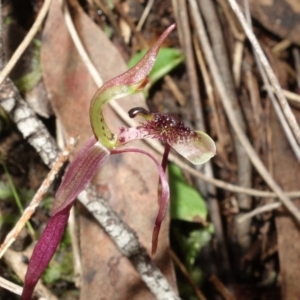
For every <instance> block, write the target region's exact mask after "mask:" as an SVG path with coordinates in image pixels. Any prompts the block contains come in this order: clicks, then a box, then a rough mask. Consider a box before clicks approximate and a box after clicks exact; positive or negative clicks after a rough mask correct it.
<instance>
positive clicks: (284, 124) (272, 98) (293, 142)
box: [244, 0, 300, 162]
mask: <svg viewBox="0 0 300 300" xmlns="http://www.w3.org/2000/svg"><path fill="white" fill-rule="evenodd" d="M244 5H245V13H246V19H247V21H248V23H249V27H250V28H251V29H252V23H251V16H250V9H249V2H248V0H244ZM253 49H254V47H253ZM254 58H255V61H256V64H257V67H258V70H259V72H260V74H261V77H262V79H263V82H264V84H265V86H266V89H267V93H268V96H269V97H270V101H271V103H272V105H273V108H274V110H275V113H276V115H277V117H278V120H279V122H280V124H281V126H282V129H283V131H284V133H285V135H286V137H287V139H288V141H289V144H290V146H291V148H292V150H293V152H294V154H295V156H296V158H297V159H298V161H299V162H300V148H299V144H298V143H297V140H296V138H295V136H294V135H293V132H292V130H291V127H290V126H289V124H288V121H287V120H286V118H285V117H284V113H283V111H282V109H281V107H280V105H279V103H278V102H277V101H276V99H275V95H274V93H273V92H272V90H270V85H269V82H270V79H269V78H268V76H267V74H266V71H265V69H264V68H263V66H262V62H261V60H260V58H259V56H258V54H257V52H255V51H254ZM274 90H275V89H274Z"/></svg>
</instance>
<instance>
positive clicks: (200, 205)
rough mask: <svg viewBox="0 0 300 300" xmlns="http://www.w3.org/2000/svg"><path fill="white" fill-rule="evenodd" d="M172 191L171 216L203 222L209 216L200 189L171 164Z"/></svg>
mask: <svg viewBox="0 0 300 300" xmlns="http://www.w3.org/2000/svg"><path fill="white" fill-rule="evenodd" d="M169 177H170V191H171V217H172V218H173V219H178V220H184V221H190V222H196V223H203V221H204V220H206V217H207V207H206V204H205V202H204V200H203V198H202V197H201V195H200V194H199V193H198V191H197V190H196V189H195V188H193V187H192V186H191V185H189V184H188V183H187V182H186V180H185V179H184V177H183V175H182V172H181V170H180V169H179V168H178V167H177V166H175V165H173V164H170V165H169Z"/></svg>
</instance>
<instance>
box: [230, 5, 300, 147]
mask: <svg viewBox="0 0 300 300" xmlns="http://www.w3.org/2000/svg"><path fill="white" fill-rule="evenodd" d="M228 3H229V4H230V6H231V8H232V10H233V11H234V13H235V15H236V16H237V18H238V19H239V21H240V23H241V25H242V27H243V29H244V31H245V33H246V35H247V37H248V39H249V41H250V42H251V44H252V47H253V49H254V51H255V53H256V54H257V56H258V57H259V60H260V62H261V64H262V66H263V68H264V70H265V72H266V75H267V77H268V79H269V80H270V82H271V84H272V86H273V87H274V90H275V93H276V96H277V99H278V101H279V103H280V106H281V108H282V110H283V113H284V115H285V118H286V119H287V122H288V124H289V125H290V127H291V129H292V131H293V134H294V136H295V138H296V140H297V142H298V144H300V128H299V125H298V122H297V120H296V118H295V115H294V114H293V112H292V110H291V108H290V106H289V104H288V102H287V100H286V98H285V96H284V94H283V92H282V89H281V87H280V84H279V82H278V79H277V78H276V75H275V74H274V72H273V70H272V68H271V66H270V64H269V62H268V59H267V57H266V55H265V54H264V52H263V50H262V48H261V46H260V44H259V42H258V40H257V38H256V36H255V35H254V33H253V31H252V29H251V27H250V26H249V25H248V23H247V20H246V18H245V16H244V15H243V13H242V11H241V9H240V7H239V6H238V4H237V2H236V0H228Z"/></svg>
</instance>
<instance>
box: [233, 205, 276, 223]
mask: <svg viewBox="0 0 300 300" xmlns="http://www.w3.org/2000/svg"><path fill="white" fill-rule="evenodd" d="M281 206H282V203H280V202H274V203H268V204H266V205H263V206H260V207H258V208H255V209H253V210H252V211H250V212H248V213H245V214H244V215H243V216H242V217H240V218H239V219H238V220H237V221H238V223H243V222H244V221H246V220H248V219H251V218H253V217H255V216H257V215H260V214H262V213H264V212H267V211H271V210H274V209H277V208H279V207H281Z"/></svg>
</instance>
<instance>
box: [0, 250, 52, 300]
mask: <svg viewBox="0 0 300 300" xmlns="http://www.w3.org/2000/svg"><path fill="white" fill-rule="evenodd" d="M31 250H32V249H31ZM31 250H29V249H28V250H26V251H22V252H16V251H13V250H11V249H8V250H7V251H6V253H5V254H4V261H5V263H6V264H7V266H8V267H9V268H11V269H12V270H13V272H14V273H15V274H16V275H17V276H18V277H19V278H20V279H21V280H22V281H24V278H25V273H26V269H27V264H25V263H24V262H23V261H22V258H23V257H24V256H26V257H27V256H28V254H30V253H29V252H32V251H31ZM35 292H36V293H37V294H38V295H41V296H42V297H39V300H42V299H43V300H46V299H48V300H58V299H57V297H56V296H55V295H53V294H52V292H51V291H50V290H49V289H48V288H47V287H46V286H44V285H43V283H42V282H41V280H39V281H38V283H37V285H36V288H35ZM45 298H46V299H45Z"/></svg>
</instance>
